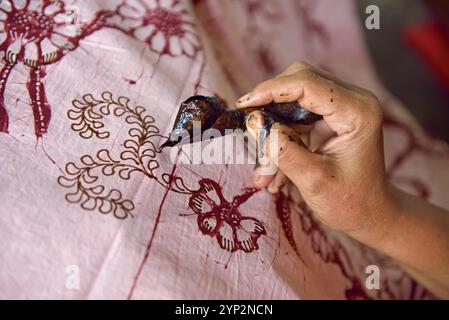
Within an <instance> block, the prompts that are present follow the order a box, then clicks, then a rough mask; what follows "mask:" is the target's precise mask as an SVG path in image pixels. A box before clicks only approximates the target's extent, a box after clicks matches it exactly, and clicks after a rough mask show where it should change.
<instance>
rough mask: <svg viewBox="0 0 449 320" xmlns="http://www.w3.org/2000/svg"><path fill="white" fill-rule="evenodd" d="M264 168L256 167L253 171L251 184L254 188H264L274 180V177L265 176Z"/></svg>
mask: <svg viewBox="0 0 449 320" xmlns="http://www.w3.org/2000/svg"><path fill="white" fill-rule="evenodd" d="M264 169H265V168H262V167H256V168H255V169H254V171H253V184H254V186H255V187H256V188H266V187H267V186H268V185H269V184H270V183H271V182H272V181H273V180H274V178H275V176H276V175H277V173H276V174H275V175H267V174H266V173H265V170H264Z"/></svg>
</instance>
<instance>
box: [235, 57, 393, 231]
mask: <svg viewBox="0 0 449 320" xmlns="http://www.w3.org/2000/svg"><path fill="white" fill-rule="evenodd" d="M294 100H298V101H299V103H300V104H301V106H303V107H304V108H306V109H308V110H310V111H312V112H314V113H317V114H320V115H322V116H323V121H320V123H317V124H316V125H315V128H313V129H312V130H311V132H310V134H311V138H312V141H311V146H310V148H311V149H312V150H313V151H314V152H312V151H311V150H310V149H308V148H306V147H305V146H304V145H301V144H298V143H297V139H296V138H294V139H292V137H294V132H292V131H293V130H292V129H291V128H288V127H286V126H283V125H275V126H274V127H273V128H278V129H279V130H278V133H279V135H278V143H277V145H275V144H274V143H270V141H273V140H274V139H271V140H270V137H271V134H270V136H269V137H268V139H267V140H266V143H265V146H266V152H267V154H268V155H269V157H270V159H271V160H272V161H273V162H275V164H276V165H277V166H278V167H279V169H280V170H281V172H278V173H277V174H276V176H265V177H264V176H261V175H260V174H259V173H258V172H259V170H257V169H256V171H255V174H254V181H255V184H256V185H257V186H258V187H265V186H269V188H268V190H270V191H274V192H275V191H277V189H278V187H279V185H280V184H281V182H282V180H283V179H282V177H283V175H284V174H285V175H286V176H287V177H288V178H289V179H290V180H291V181H292V182H293V183H294V184H295V185H296V186H297V187H298V189H299V191H300V192H301V195H302V196H303V198H304V200H305V201H306V202H307V204H308V205H309V206H310V207H311V208H312V209H313V211H314V213H315V214H316V215H317V217H318V218H319V219H320V220H321V221H322V222H324V223H325V224H327V225H329V226H330V227H332V228H334V229H339V230H343V231H345V232H348V233H354V234H355V233H369V232H370V230H372V229H373V227H374V226H378V225H381V224H382V225H383V224H384V223H385V221H386V219H391V218H393V217H389V216H388V217H387V216H385V215H383V214H382V211H383V210H381V209H382V208H381V206H384V205H385V203H387V202H388V192H387V189H388V187H387V182H386V178H385V166H384V154H383V141H382V113H381V109H380V106H379V102H378V100H377V99H376V97H375V96H374V95H373V94H371V93H369V92H368V91H365V90H363V89H360V88H357V87H354V86H352V85H349V84H346V83H344V82H342V81H340V80H337V79H335V78H334V77H332V76H331V75H329V74H327V73H325V72H323V71H321V70H317V69H315V68H313V67H311V66H310V65H307V64H304V63H300V62H297V63H294V64H292V65H291V66H290V67H288V68H287V70H285V71H284V72H283V73H282V74H280V75H279V76H278V77H276V78H274V79H271V80H268V81H265V82H262V83H260V84H259V85H258V86H257V87H256V88H255V89H254V90H253V91H251V92H250V93H249V94H247V95H245V96H243V97H242V98H240V99H239V100H238V102H237V104H236V105H237V107H250V106H260V105H263V104H266V103H269V102H272V101H274V102H291V101H294ZM257 113H258V112H257V111H256V112H254V113H253V114H252V115H251V116H252V117H251V116H250V117H248V119H251V121H248V123H247V126H248V128H249V131H250V132H251V131H252V132H253V133H254V134H255V135H256V136H257V132H256V131H257V130H258V129H259V128H261V126H262V123H261V121H263V120H262V117H260V115H258V114H257ZM254 119H260V120H259V121H254ZM309 130H310V129H309ZM317 131H318V135H316V134H315V133H316V132H317ZM323 136H324V141H323ZM317 137H318V139H317ZM329 137H330V139H326V138H329ZM316 140H320V141H319V142H317V141H316ZM317 143H318V145H317Z"/></svg>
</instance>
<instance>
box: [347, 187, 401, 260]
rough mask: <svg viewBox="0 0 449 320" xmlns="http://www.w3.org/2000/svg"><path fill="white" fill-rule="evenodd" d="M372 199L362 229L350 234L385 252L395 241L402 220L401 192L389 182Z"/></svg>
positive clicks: (368, 201)
mask: <svg viewBox="0 0 449 320" xmlns="http://www.w3.org/2000/svg"><path fill="white" fill-rule="evenodd" d="M370 198H371V199H369V200H367V208H366V209H365V210H366V211H367V212H365V213H364V217H366V218H365V221H364V223H363V224H362V227H361V228H359V229H358V230H354V231H352V232H348V234H349V235H350V236H351V237H352V238H354V239H356V240H357V241H359V242H362V243H363V244H365V245H368V246H370V247H372V248H374V249H377V250H379V251H382V252H385V251H386V250H387V248H388V246H389V243H390V242H391V240H392V239H394V234H395V232H396V231H395V230H398V229H397V226H398V225H399V221H400V219H401V210H400V203H401V200H400V198H401V191H400V190H398V189H397V188H396V187H394V186H393V185H392V184H390V183H388V182H387V183H385V186H384V187H383V188H381V191H380V192H378V193H374V194H372V195H371V197H370Z"/></svg>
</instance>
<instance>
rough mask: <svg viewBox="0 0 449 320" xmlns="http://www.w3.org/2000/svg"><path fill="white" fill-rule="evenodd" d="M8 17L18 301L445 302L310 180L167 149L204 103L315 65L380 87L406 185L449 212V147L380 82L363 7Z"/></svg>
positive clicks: (13, 282)
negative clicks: (376, 278)
mask: <svg viewBox="0 0 449 320" xmlns="http://www.w3.org/2000/svg"><path fill="white" fill-rule="evenodd" d="M19 18H21V19H19ZM0 21H1V24H0V31H1V33H0V51H1V52H2V54H3V57H2V66H1V71H0V97H1V99H0V130H1V131H2V133H0V150H1V152H0V170H1V175H0V177H1V178H0V179H1V180H0V201H1V202H0V203H1V206H0V208H1V209H0V210H1V215H0V236H1V241H0V261H1V264H0V297H1V298H89V299H98V298H106V299H111V298H118V299H125V298H131V299H143V298H150V299H152V298H162V299H168V298H175V299H176V298H191V299H197V298H206V299H216V298H224V299H256V298H261V299H301V298H383V299H390V298H400V299H408V298H412V299H421V298H429V297H432V295H431V294H430V293H429V292H427V291H426V290H424V289H423V288H421V287H420V286H418V285H417V284H416V282H415V281H413V280H412V279H410V278H409V277H407V276H406V275H405V274H404V273H403V271H401V270H400V269H399V268H398V267H397V266H396V265H395V264H394V263H392V262H391V261H390V260H388V259H386V258H384V257H382V256H380V255H379V254H377V253H375V252H373V251H372V250H370V249H368V248H366V247H364V246H362V245H360V244H358V243H356V242H354V241H352V240H351V239H348V238H347V237H346V236H344V235H342V234H339V233H336V232H332V231H330V230H328V229H327V228H325V227H324V226H322V225H321V224H319V223H318V222H317V221H316V220H315V219H314V218H313V215H312V214H311V212H310V210H308V208H307V206H306V205H305V204H304V202H303V201H302V200H301V198H300V195H299V194H298V193H297V191H296V190H295V189H294V188H292V187H287V188H285V189H284V190H283V192H282V193H281V194H280V195H278V196H271V195H269V194H268V193H266V192H265V191H263V190H255V189H252V188H251V169H252V167H251V166H249V165H247V166H242V165H214V166H198V165H192V166H190V165H178V166H176V167H175V166H173V164H172V163H171V162H170V161H169V155H168V153H165V152H163V153H160V152H159V150H158V148H157V146H158V145H159V144H160V142H161V141H162V137H161V136H162V135H165V136H166V135H167V134H168V133H169V131H170V129H171V125H172V121H173V119H174V116H175V114H176V111H177V108H178V106H179V103H180V102H181V101H183V100H184V99H186V98H187V97H189V96H190V95H193V94H198V93H199V94H207V95H211V94H219V95H220V96H221V97H223V98H225V99H226V100H227V101H228V102H229V103H232V101H233V100H234V99H235V98H236V97H238V96H239V95H240V94H242V93H244V91H246V90H249V89H250V88H251V86H253V85H254V84H255V83H256V82H258V81H261V80H263V79H266V78H268V77H271V76H273V75H274V74H276V73H277V72H279V71H280V70H281V69H282V68H284V67H285V66H286V65H288V64H289V63H291V62H292V61H294V60H297V59H302V60H306V61H309V62H310V63H312V64H315V65H318V66H320V67H323V68H326V69H328V70H330V71H331V72H333V73H335V74H337V75H338V76H339V77H341V78H343V79H345V80H347V81H350V82H354V83H357V84H359V85H360V86H364V87H367V88H369V89H371V90H373V91H374V92H376V94H377V95H378V96H379V98H380V100H381V102H382V105H383V106H384V109H385V114H386V120H385V144H386V158H387V167H388V174H389V176H390V178H391V179H392V181H394V182H395V183H397V184H398V185H400V186H401V187H403V188H404V189H407V190H409V191H410V192H413V193H416V194H419V195H420V196H422V197H424V198H426V199H428V200H429V201H432V202H433V203H436V204H438V205H441V206H443V207H445V208H449V200H448V199H447V196H446V191H445V189H446V186H447V185H448V182H449V174H448V172H449V171H448V170H447V164H448V162H447V160H448V151H447V147H446V145H445V144H443V143H440V142H438V141H434V140H432V139H430V138H429V137H428V136H426V135H425V134H424V133H423V132H422V130H421V129H420V128H419V127H418V126H417V124H416V123H415V121H414V120H413V119H412V118H411V117H410V116H409V115H408V114H407V113H406V112H405V111H404V109H403V107H402V106H401V105H400V104H399V103H398V102H397V101H396V100H395V99H394V98H393V97H391V96H390V95H389V94H388V93H387V92H386V91H385V89H384V88H383V87H382V86H381V84H380V83H379V81H378V80H377V78H376V76H375V74H374V71H373V68H372V66H371V64H370V61H369V58H368V55H367V53H366V51H365V47H364V45H363V40H362V37H361V34H360V30H359V25H358V18H357V16H356V15H355V10H354V6H353V3H352V2H351V1H349V0H348V1H346V0H345V1H339V2H338V5H337V4H335V3H334V2H330V1H323V0H321V1H295V0H291V1H282V5H279V4H278V2H274V1H250V0H245V1H213V0H211V1H195V3H194V4H193V3H190V2H184V1H182V2H177V1H173V0H166V1H165V0H160V1H156V0H152V1H150V0H141V1H137V0H116V1H101V2H94V1H76V2H74V3H73V4H72V5H71V4H70V3H69V2H68V1H67V3H66V2H60V1H30V2H28V1H19V0H16V1H2V3H1V5H0ZM36 21H39V23H38V24H36ZM45 23H46V24H45ZM44 25H45V26H47V29H45V28H43V26H44ZM26 26H29V27H30V28H26ZM140 106H141V107H140ZM372 264H375V265H378V266H379V267H380V270H381V289H380V290H368V289H366V288H365V279H366V277H367V274H365V268H366V267H367V266H368V265H372ZM73 266H75V267H76V268H77V269H78V271H79V280H80V281H79V289H76V288H75V289H74V288H73V287H71V286H70V285H68V284H67V279H68V277H69V276H70V274H71V270H73Z"/></svg>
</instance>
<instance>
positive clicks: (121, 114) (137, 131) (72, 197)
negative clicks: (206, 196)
mask: <svg viewBox="0 0 449 320" xmlns="http://www.w3.org/2000/svg"><path fill="white" fill-rule="evenodd" d="M72 106H73V108H71V109H70V110H69V111H68V112H67V116H68V117H69V119H70V120H72V125H71V128H72V130H74V131H75V132H77V133H78V134H79V136H80V137H82V138H84V139H91V138H94V137H95V138H98V139H107V138H109V137H110V132H109V131H108V130H106V129H105V125H104V118H105V117H107V116H115V117H118V118H124V120H125V122H126V123H127V124H128V125H129V127H130V128H129V130H128V139H126V140H125V141H124V143H123V150H121V152H120V156H119V157H117V158H116V159H114V158H113V157H112V156H111V154H110V151H109V150H107V149H101V150H99V151H98V152H97V153H96V154H95V155H94V156H92V155H83V156H82V157H81V158H80V164H76V163H74V162H69V163H67V165H66V166H65V172H66V175H64V176H60V177H59V178H58V183H59V184H60V185H61V186H63V187H65V188H69V189H72V191H71V192H69V193H68V194H67V195H66V200H67V201H69V202H71V203H80V205H81V207H82V208H83V209H86V210H98V211H100V212H101V213H103V214H108V213H112V214H113V215H114V217H116V218H118V219H126V218H127V217H129V216H131V217H132V216H133V215H132V210H133V209H134V204H133V203H132V201H131V200H128V199H124V198H123V195H122V193H121V192H120V191H119V190H117V189H111V190H107V189H106V187H105V186H104V185H102V184H100V183H98V178H99V175H102V176H105V177H110V176H118V177H119V178H121V179H123V180H129V179H130V178H131V174H132V173H133V172H135V173H140V174H144V175H145V176H147V177H148V178H150V179H153V180H155V181H156V182H157V183H159V184H161V185H162V186H164V187H166V188H168V189H169V190H170V191H174V192H177V193H182V194H192V193H193V192H195V191H196V190H194V189H191V188H189V187H187V186H186V185H185V183H184V181H183V180H182V178H180V177H176V176H175V177H171V175H170V174H169V173H162V174H161V175H160V176H157V175H156V170H157V169H158V168H159V162H158V160H157V159H156V156H157V155H158V154H159V153H160V150H159V148H158V147H157V146H156V144H155V142H154V139H157V138H161V137H163V136H162V135H161V134H160V131H159V128H158V127H157V126H156V125H155V119H154V118H153V117H152V116H150V115H147V114H146V112H145V108H144V107H142V106H135V107H131V106H130V105H129V99H128V98H126V97H123V96H121V97H118V98H117V99H114V98H113V95H112V93H111V92H109V91H105V92H103V93H102V95H101V97H100V98H94V96H93V95H92V94H85V95H84V96H83V97H82V99H80V100H78V99H75V100H73V102H72Z"/></svg>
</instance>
